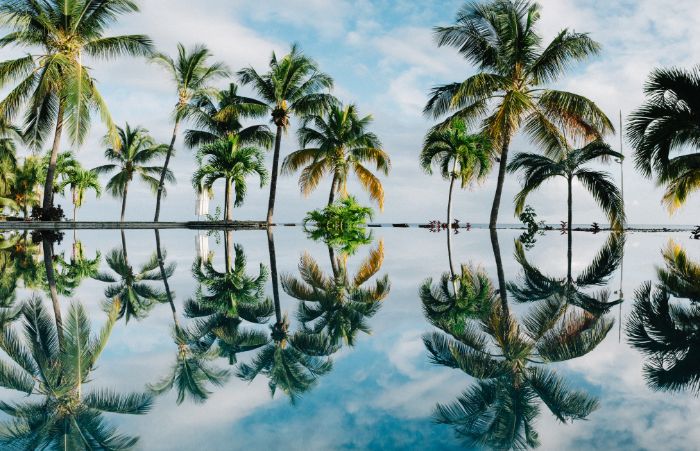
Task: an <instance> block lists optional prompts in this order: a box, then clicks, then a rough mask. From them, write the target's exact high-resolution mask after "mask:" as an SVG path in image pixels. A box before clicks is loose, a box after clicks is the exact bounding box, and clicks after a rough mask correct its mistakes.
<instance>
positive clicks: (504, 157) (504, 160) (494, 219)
mask: <svg viewBox="0 0 700 451" xmlns="http://www.w3.org/2000/svg"><path fill="white" fill-rule="evenodd" d="M509 146H510V135H506V136H505V137H504V138H503V146H502V147H501V161H500V163H499V165H498V181H497V183H496V194H495V195H494V196H493V205H492V206H491V219H490V220H489V229H495V228H496V224H497V223H498V208H499V207H500V206H501V195H502V194H503V183H504V182H505V179H506V167H507V166H508V147H509Z"/></svg>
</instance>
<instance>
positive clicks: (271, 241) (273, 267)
mask: <svg viewBox="0 0 700 451" xmlns="http://www.w3.org/2000/svg"><path fill="white" fill-rule="evenodd" d="M267 250H268V252H269V253H270V278H271V279H272V298H273V299H274V301H275V320H276V321H277V325H281V324H282V307H281V306H280V293H279V286H278V285H277V256H276V255H275V237H274V235H273V233H272V228H271V227H268V228H267Z"/></svg>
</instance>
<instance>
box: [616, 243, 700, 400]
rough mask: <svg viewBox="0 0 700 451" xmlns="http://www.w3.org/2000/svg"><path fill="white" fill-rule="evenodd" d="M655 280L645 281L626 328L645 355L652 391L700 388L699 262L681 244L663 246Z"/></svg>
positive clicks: (693, 389) (645, 371)
mask: <svg viewBox="0 0 700 451" xmlns="http://www.w3.org/2000/svg"><path fill="white" fill-rule="evenodd" d="M662 256H663V259H664V266H663V267H660V268H658V270H657V276H658V282H657V284H656V286H653V285H652V283H651V282H647V283H645V284H643V285H642V286H641V287H640V288H639V289H637V291H636V292H635V294H634V298H635V303H634V308H633V311H632V315H631V316H630V318H629V320H628V322H627V326H626V330H627V336H628V340H629V342H630V344H631V345H632V346H633V347H635V348H636V349H638V350H639V351H641V352H642V353H643V354H645V355H646V356H647V359H646V361H645V363H644V368H643V372H644V378H645V380H646V382H647V384H648V385H649V387H651V388H652V389H654V390H660V391H680V390H689V391H691V392H695V393H696V394H697V393H700V360H699V359H698V353H700V308H699V307H698V304H697V303H698V302H700V265H699V264H698V263H696V262H694V261H692V260H691V259H690V258H688V255H687V253H686V251H685V249H683V248H682V247H681V246H680V245H679V244H677V243H676V242H674V241H670V242H669V243H668V245H667V246H666V248H665V249H664V250H663V251H662Z"/></svg>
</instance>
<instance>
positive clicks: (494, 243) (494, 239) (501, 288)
mask: <svg viewBox="0 0 700 451" xmlns="http://www.w3.org/2000/svg"><path fill="white" fill-rule="evenodd" d="M490 234H491V247H492V248H493V257H494V259H495V260H496V272H497V274H498V292H499V295H500V297H501V303H502V305H503V311H504V313H505V312H507V311H508V291H507V289H506V277H505V274H504V272H503V260H501V247H500V245H499V244H498V232H497V231H496V229H491V230H490Z"/></svg>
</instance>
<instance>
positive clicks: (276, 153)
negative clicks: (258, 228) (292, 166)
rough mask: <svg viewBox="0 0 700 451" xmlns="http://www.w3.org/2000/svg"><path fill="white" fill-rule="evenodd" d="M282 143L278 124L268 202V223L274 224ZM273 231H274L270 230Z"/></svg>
mask: <svg viewBox="0 0 700 451" xmlns="http://www.w3.org/2000/svg"><path fill="white" fill-rule="evenodd" d="M281 145H282V126H281V125H278V126H277V135H275V151H274V153H273V154H272V176H271V177H270V200H269V202H268V203H267V225H268V226H270V225H271V224H272V216H273V215H274V213H275V194H276V193H277V172H278V166H279V162H280V146H281ZM269 233H272V232H269Z"/></svg>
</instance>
